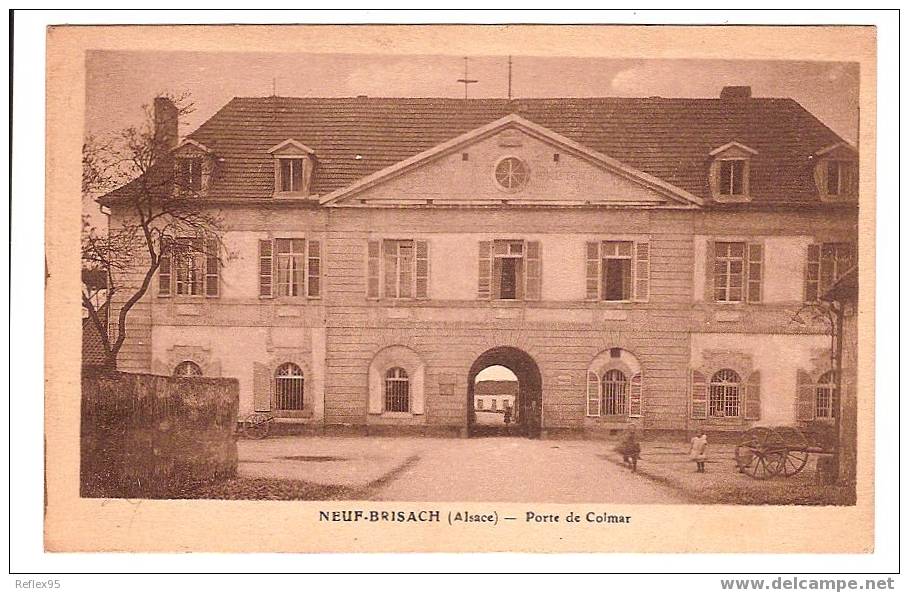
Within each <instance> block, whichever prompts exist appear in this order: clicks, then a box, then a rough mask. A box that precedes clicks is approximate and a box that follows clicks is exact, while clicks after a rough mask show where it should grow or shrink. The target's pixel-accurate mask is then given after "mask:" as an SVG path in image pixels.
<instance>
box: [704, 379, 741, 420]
mask: <svg viewBox="0 0 909 593" xmlns="http://www.w3.org/2000/svg"><path fill="white" fill-rule="evenodd" d="M740 391H741V379H740V378H739V375H738V373H736V372H735V371H733V370H731V369H723V370H721V371H718V372H717V373H715V374H714V375H713V377H711V379H710V401H709V404H710V409H709V411H708V413H709V415H710V416H711V417H715V418H729V417H736V416H738V415H739V401H740V397H741V393H740Z"/></svg>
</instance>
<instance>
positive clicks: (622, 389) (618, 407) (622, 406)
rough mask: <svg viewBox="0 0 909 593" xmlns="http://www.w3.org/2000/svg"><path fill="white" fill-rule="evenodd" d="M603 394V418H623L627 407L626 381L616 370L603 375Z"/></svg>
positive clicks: (622, 374) (621, 373) (623, 375)
mask: <svg viewBox="0 0 909 593" xmlns="http://www.w3.org/2000/svg"><path fill="white" fill-rule="evenodd" d="M600 384H601V391H602V394H603V406H602V410H603V414H604V415H605V416H624V415H625V414H626V413H627V406H628V379H627V378H626V377H625V374H624V373H623V372H622V371H620V370H618V369H611V370H608V371H606V372H605V373H603V380H602V381H601V383H600Z"/></svg>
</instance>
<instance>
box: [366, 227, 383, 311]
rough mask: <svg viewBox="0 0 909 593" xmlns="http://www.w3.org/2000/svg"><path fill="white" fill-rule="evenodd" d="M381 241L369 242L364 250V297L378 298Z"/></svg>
mask: <svg viewBox="0 0 909 593" xmlns="http://www.w3.org/2000/svg"><path fill="white" fill-rule="evenodd" d="M381 249H382V246H381V241H369V242H368V244H367V249H366V259H367V262H366V297H367V298H370V299H377V298H379V257H380V256H381V253H380V252H381Z"/></svg>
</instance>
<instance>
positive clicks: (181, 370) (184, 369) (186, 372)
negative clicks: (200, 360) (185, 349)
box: [174, 360, 202, 377]
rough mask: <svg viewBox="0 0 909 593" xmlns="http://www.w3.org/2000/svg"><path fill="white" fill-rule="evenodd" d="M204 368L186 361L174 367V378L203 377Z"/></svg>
mask: <svg viewBox="0 0 909 593" xmlns="http://www.w3.org/2000/svg"><path fill="white" fill-rule="evenodd" d="M201 376H202V367H200V366H199V365H197V364H196V363H194V362H193V361H191V360H184V361H183V362H181V363H180V364H178V365H177V366H176V367H174V377H201Z"/></svg>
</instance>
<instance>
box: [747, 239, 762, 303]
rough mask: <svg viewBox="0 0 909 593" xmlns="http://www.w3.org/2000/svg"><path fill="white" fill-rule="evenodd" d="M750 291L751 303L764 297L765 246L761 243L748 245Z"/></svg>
mask: <svg viewBox="0 0 909 593" xmlns="http://www.w3.org/2000/svg"><path fill="white" fill-rule="evenodd" d="M747 264H748V268H747V274H748V276H747V277H748V291H747V293H746V295H747V299H748V302H749V303H760V302H761V301H762V300H763V298H762V296H763V289H762V286H763V283H764V282H763V279H764V246H763V245H761V244H760V243H750V244H749V245H748V262H747Z"/></svg>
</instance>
